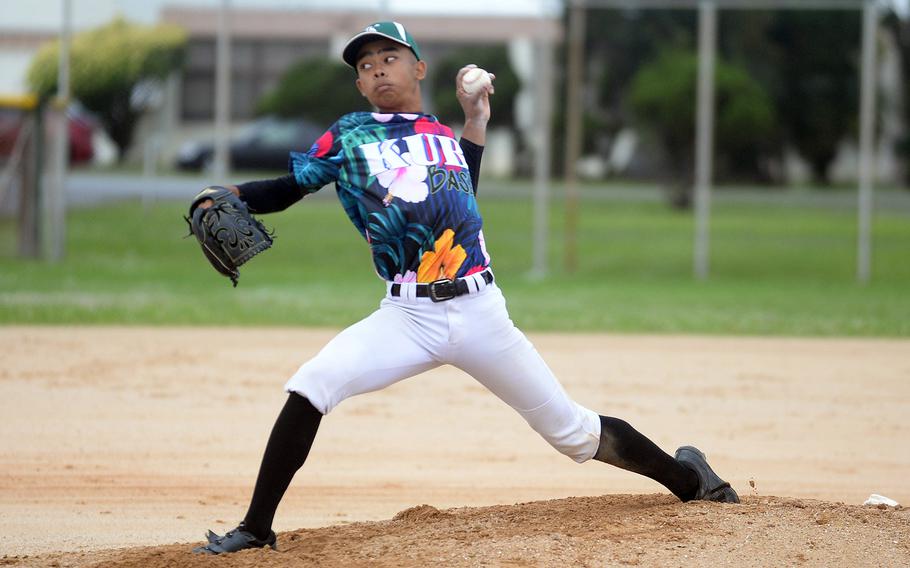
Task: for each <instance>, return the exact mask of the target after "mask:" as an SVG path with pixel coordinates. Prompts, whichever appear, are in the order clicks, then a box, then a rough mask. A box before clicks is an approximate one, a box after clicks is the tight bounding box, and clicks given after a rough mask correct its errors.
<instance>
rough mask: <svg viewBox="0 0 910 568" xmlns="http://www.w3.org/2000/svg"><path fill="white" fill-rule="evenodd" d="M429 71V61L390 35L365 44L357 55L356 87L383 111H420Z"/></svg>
mask: <svg viewBox="0 0 910 568" xmlns="http://www.w3.org/2000/svg"><path fill="white" fill-rule="evenodd" d="M426 73H427V66H426V63H424V62H423V61H417V58H416V57H414V54H413V53H412V52H411V50H410V49H408V48H407V47H405V46H403V45H401V44H399V43H395V42H394V41H391V40H388V39H380V40H376V41H371V42H369V43H366V44H364V45H363V47H361V48H360V52H359V53H358V55H357V89H358V90H359V91H360V94H362V95H363V96H364V97H366V98H367V100H368V101H370V103H372V104H373V106H375V107H376V108H377V109H379V110H380V111H381V112H420V111H421V110H422V109H423V104H422V100H421V97H420V81H421V80H422V79H423V78H424V77H425V76H426Z"/></svg>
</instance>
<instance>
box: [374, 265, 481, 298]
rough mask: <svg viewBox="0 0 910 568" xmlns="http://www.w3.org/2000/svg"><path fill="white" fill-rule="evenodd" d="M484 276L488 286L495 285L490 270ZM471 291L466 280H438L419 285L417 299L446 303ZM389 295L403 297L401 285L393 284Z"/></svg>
mask: <svg viewBox="0 0 910 568" xmlns="http://www.w3.org/2000/svg"><path fill="white" fill-rule="evenodd" d="M481 276H483V281H484V282H486V283H487V285H489V284H492V283H493V273H492V272H490V271H489V270H485V271H483V272H481ZM470 291H471V288H470V287H469V284H468V281H467V279H466V278H459V279H458V280H449V279H447V278H446V279H443V280H437V281H435V282H430V283H429V284H418V285H417V297H418V298H429V299H431V300H433V301H434V302H445V301H446V300H451V299H452V298H455V297H457V296H463V295H465V294H467V293H468V292H470ZM389 293H390V294H392V295H393V296H398V297H401V284H392V288H391V290H389Z"/></svg>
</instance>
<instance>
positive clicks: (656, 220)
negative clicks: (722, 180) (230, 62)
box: [0, 190, 910, 336]
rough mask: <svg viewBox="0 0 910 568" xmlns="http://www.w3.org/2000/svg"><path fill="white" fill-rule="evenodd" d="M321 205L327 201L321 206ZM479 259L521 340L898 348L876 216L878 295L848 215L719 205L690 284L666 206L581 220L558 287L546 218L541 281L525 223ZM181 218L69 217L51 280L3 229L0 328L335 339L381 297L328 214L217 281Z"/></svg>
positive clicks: (307, 221) (682, 218) (906, 260)
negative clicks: (577, 336)
mask: <svg viewBox="0 0 910 568" xmlns="http://www.w3.org/2000/svg"><path fill="white" fill-rule="evenodd" d="M327 191H330V190H327ZM481 202H482V203H481V211H482V212H483V214H484V219H485V229H484V232H485V234H486V237H487V246H488V248H489V250H490V253H491V254H492V255H493V264H494V269H495V272H496V277H497V281H498V283H499V285H500V286H501V287H502V288H503V290H504V292H505V294H506V297H507V298H508V300H509V307H510V311H511V314H512V317H513V319H514V320H515V321H516V323H517V324H518V325H519V326H521V327H523V328H525V329H529V330H599V331H614V332H656V333H680V332H681V333H711V334H778V335H781V334H782V335H852V336H908V335H910V214H908V213H907V212H906V211H903V212H902V211H896V212H879V213H877V215H876V218H875V222H874V243H875V249H874V253H873V259H874V266H873V280H872V283H871V284H870V285H868V286H861V285H858V284H857V283H856V282H855V278H854V274H855V266H856V259H855V256H856V218H855V213H854V212H853V211H851V210H848V209H838V208H821V207H812V208H810V207H793V206H789V207H782V206H778V205H773V204H763V205H755V204H739V205H734V204H726V205H725V204H715V205H714V207H713V211H712V213H713V221H712V233H711V239H712V257H711V270H712V275H711V277H710V279H708V280H707V281H704V282H699V281H695V280H694V279H693V277H692V239H693V237H692V234H693V228H692V218H691V215H690V214H687V213H679V212H674V211H671V210H669V209H668V208H667V207H666V206H665V205H663V204H661V203H649V202H646V203H634V202H628V201H611V200H605V199H598V200H590V201H587V202H585V203H584V204H583V207H582V213H581V226H580V229H579V235H578V242H579V268H578V270H577V272H576V273H575V274H573V275H566V274H564V273H563V272H562V225H561V223H562V210H561V208H560V207H559V206H558V204H554V208H553V215H552V224H551V237H552V238H551V246H550V262H551V268H552V271H551V275H550V276H549V277H547V278H544V279H539V280H535V279H532V278H530V277H528V271H529V269H530V267H531V246H530V242H531V205H530V203H529V202H528V201H527V200H524V199H515V198H505V197H501V198H492V197H490V198H482V199H481ZM184 210H185V204H184V203H158V204H157V205H154V206H152V207H151V208H148V209H143V207H141V206H140V205H139V204H138V203H120V204H116V205H109V206H104V207H98V208H91V209H77V210H74V211H72V212H71V213H70V215H69V217H68V231H69V239H68V245H67V246H68V254H67V257H66V259H65V260H64V261H63V262H61V263H59V264H48V263H44V262H38V261H24V260H20V259H17V258H15V255H14V253H15V227H14V226H13V225H12V224H11V222H10V221H0V322H2V323H6V324H12V323H67V324H71V323H83V324H84V323H120V324H123V323H126V324H219V325H222V324H230V325H233V324H255V325H307V326H331V327H341V326H345V325H347V324H350V323H352V322H354V321H356V320H358V319H360V318H361V317H363V316H364V315H366V314H367V313H369V312H370V311H371V310H372V309H374V308H375V306H376V305H377V304H378V301H379V299H380V297H381V295H382V294H383V293H384V287H383V285H382V283H381V281H380V280H379V279H378V278H377V277H376V276H375V274H374V273H373V270H372V265H371V263H370V259H369V253H368V249H367V246H366V245H365V243H363V241H362V239H361V238H360V236H359V235H358V234H357V233H356V232H355V230H354V229H353V227H352V226H351V224H350V223H349V222H348V221H347V218H346V217H345V216H344V213H343V211H342V209H341V207H340V206H339V204H338V203H337V201H336V200H334V199H312V200H308V201H307V202H304V203H301V204H299V205H297V206H295V207H292V208H291V209H290V210H288V211H286V212H283V213H280V214H275V215H270V216H266V217H265V218H264V220H265V221H266V223H267V224H268V225H270V226H273V227H274V228H275V229H276V231H277V235H278V238H277V240H276V243H275V246H274V247H273V248H272V249H271V250H270V251H268V252H266V253H265V254H263V255H261V256H259V257H257V258H255V259H254V260H252V261H251V262H250V263H249V264H247V265H246V266H244V267H243V268H242V269H241V273H242V275H241V278H240V286H239V287H238V288H237V289H233V288H231V286H230V283H229V281H228V280H227V279H226V278H223V277H221V276H219V275H217V274H216V273H215V272H214V271H213V270H212V269H211V268H210V267H209V266H208V264H207V263H206V261H205V260H204V259H203V257H202V253H201V252H200V251H199V248H198V245H197V244H196V242H195V239H193V238H192V237H191V238H188V239H183V238H182V236H183V235H184V234H186V232H187V231H186V225H185V223H184V221H183V219H182V215H183V213H184Z"/></svg>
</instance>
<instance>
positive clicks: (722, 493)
mask: <svg viewBox="0 0 910 568" xmlns="http://www.w3.org/2000/svg"><path fill="white" fill-rule="evenodd" d="M676 461H678V462H679V463H681V464H682V465H683V466H685V467H687V468H689V469H691V470H692V471H694V472H695V475H697V476H698V491H697V492H696V493H695V497H693V499H696V500H702V501H717V502H719V503H739V495H737V494H736V491H734V490H733V488H732V487H730V484H729V483H727V482H726V481H724V480H723V479H721V478H720V477H718V475H717V474H716V473H714V470H713V469H711V466H710V465H708V460H707V459H705V454H703V453H702V452H701V450H699V449H698V448H696V447H694V446H683V447H681V448H679V449H678V450H676Z"/></svg>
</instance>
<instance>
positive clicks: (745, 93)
mask: <svg viewBox="0 0 910 568" xmlns="http://www.w3.org/2000/svg"><path fill="white" fill-rule="evenodd" d="M697 74H698V58H697V56H696V55H695V54H694V53H692V52H691V51H687V50H671V51H667V52H665V53H663V54H661V55H660V56H658V57H657V59H655V60H654V61H653V62H651V63H649V64H647V65H645V66H644V67H642V68H641V69H640V70H639V72H638V73H637V74H636V75H635V77H634V78H633V80H632V87H631V91H630V103H631V106H632V108H633V110H634V113H635V116H636V117H637V120H638V122H639V123H640V124H641V125H643V126H644V127H645V128H646V129H647V130H648V131H649V132H652V133H654V134H655V135H656V137H657V139H658V141H659V142H660V145H661V147H662V148H663V150H664V152H665V153H666V155H667V156H668V158H669V160H670V164H671V168H672V174H673V178H674V179H673V183H672V187H673V189H674V194H673V202H674V203H675V204H677V205H680V206H686V205H688V201H689V199H688V196H689V192H690V189H691V186H692V181H693V180H692V163H693V161H694V148H693V145H694V144H693V143H694V140H695V98H696V78H697ZM715 84H716V86H715V89H716V102H717V108H716V125H715V137H716V142H715V155H716V156H717V161H718V169H719V170H720V171H721V172H723V171H730V170H733V169H735V167H736V166H737V165H738V164H740V165H741V163H742V162H743V161H748V160H750V159H751V160H755V159H757V154H756V153H755V152H754V149H755V148H756V146H757V145H760V144H761V141H763V140H769V139H770V138H771V136H772V134H773V131H774V128H775V126H774V125H775V114H774V106H773V104H772V101H771V99H770V97H769V96H768V94H767V93H766V92H765V90H764V89H763V88H762V87H761V85H759V84H758V82H756V81H755V80H754V79H753V78H752V77H751V76H750V75H749V73H748V72H747V71H746V70H745V69H743V68H742V67H741V66H737V65H733V64H730V63H727V62H725V61H723V60H721V61H718V63H717V73H716V78H715Z"/></svg>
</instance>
